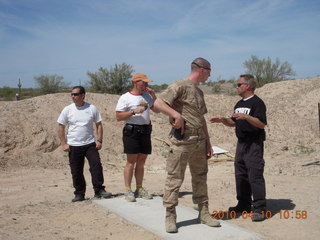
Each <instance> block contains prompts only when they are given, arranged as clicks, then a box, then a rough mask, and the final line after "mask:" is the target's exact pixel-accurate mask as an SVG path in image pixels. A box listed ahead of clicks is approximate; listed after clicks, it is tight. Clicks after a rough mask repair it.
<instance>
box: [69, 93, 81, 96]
mask: <svg viewBox="0 0 320 240" xmlns="http://www.w3.org/2000/svg"><path fill="white" fill-rule="evenodd" d="M80 94H81V93H71V96H79V95H80Z"/></svg>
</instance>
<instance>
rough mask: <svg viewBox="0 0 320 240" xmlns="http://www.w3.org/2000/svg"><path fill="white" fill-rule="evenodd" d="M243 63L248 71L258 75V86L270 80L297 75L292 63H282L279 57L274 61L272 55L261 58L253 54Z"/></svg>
mask: <svg viewBox="0 0 320 240" xmlns="http://www.w3.org/2000/svg"><path fill="white" fill-rule="evenodd" d="M243 65H244V66H245V67H246V69H247V71H246V73H249V74H252V75H254V76H256V78H257V82H258V87H261V86H263V85H264V84H266V83H270V82H278V81H283V80H287V79H288V78H287V77H288V76H294V75H295V72H294V71H293V69H292V67H291V64H289V63H288V62H284V63H281V62H280V60H279V59H278V58H277V59H276V61H275V62H274V63H272V61H271V59H270V57H268V58H267V59H261V60H260V59H259V58H258V57H256V56H251V59H249V60H247V61H245V62H244V63H243Z"/></svg>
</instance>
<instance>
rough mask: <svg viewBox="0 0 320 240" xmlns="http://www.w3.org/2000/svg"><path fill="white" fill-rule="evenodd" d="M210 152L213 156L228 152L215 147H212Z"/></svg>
mask: <svg viewBox="0 0 320 240" xmlns="http://www.w3.org/2000/svg"><path fill="white" fill-rule="evenodd" d="M212 150H213V154H214V155H216V154H222V153H227V152H229V151H227V150H224V149H222V148H219V147H217V146H212Z"/></svg>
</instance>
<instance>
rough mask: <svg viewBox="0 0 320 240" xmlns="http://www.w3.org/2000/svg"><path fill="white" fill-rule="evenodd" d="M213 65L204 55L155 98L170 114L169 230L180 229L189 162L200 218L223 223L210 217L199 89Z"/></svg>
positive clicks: (157, 105) (166, 194) (166, 196)
mask: <svg viewBox="0 0 320 240" xmlns="http://www.w3.org/2000/svg"><path fill="white" fill-rule="evenodd" d="M210 72H211V65H210V63H209V62H208V61H207V60H205V59H203V58H196V59H195V60H194V61H193V62H192V63H191V73H190V74H189V76H188V77H187V78H184V79H181V80H179V81H176V82H174V83H172V84H171V85H170V86H169V87H168V88H167V89H166V90H165V91H164V92H163V93H162V94H161V95H160V96H159V97H158V98H157V100H156V101H155V104H154V106H155V108H156V109H157V110H160V112H162V113H164V114H166V115H168V116H169V117H170V122H171V124H172V130H171V133H170V141H171V150H170V152H169V156H168V160H167V166H166V169H167V172H168V174H167V179H166V183H165V192H164V196H163V205H164V206H165V207H166V231H167V232H169V233H174V232H177V231H178V230H177V226H176V218H177V215H176V210H175V207H176V206H177V205H178V195H179V189H180V187H181V185H182V182H183V180H184V174H185V170H186V167H187V164H189V168H190V172H191V176H192V189H193V196H192V198H193V202H194V203H195V204H198V206H199V220H200V222H201V223H204V224H207V225H209V226H212V227H219V226H220V222H219V221H216V220H214V219H212V218H211V215H210V214H209V210H208V190H207V173H208V162H207V160H208V158H210V157H211V156H212V153H213V152H212V146H211V143H210V139H209V135H208V129H207V124H206V120H205V119H204V114H205V113H207V108H206V104H205V101H204V96H203V92H202V91H201V90H200V89H199V88H198V84H199V83H200V82H205V81H206V80H207V79H208V77H209V76H210Z"/></svg>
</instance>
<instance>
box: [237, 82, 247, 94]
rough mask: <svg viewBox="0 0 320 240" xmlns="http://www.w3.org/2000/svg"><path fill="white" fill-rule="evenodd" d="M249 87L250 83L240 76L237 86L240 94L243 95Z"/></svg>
mask: <svg viewBox="0 0 320 240" xmlns="http://www.w3.org/2000/svg"><path fill="white" fill-rule="evenodd" d="M248 88H249V84H248V83H246V82H245V79H244V78H239V79H238V81H237V86H236V89H237V92H238V95H239V96H243V95H244V93H245V92H246V91H247V89H248Z"/></svg>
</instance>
